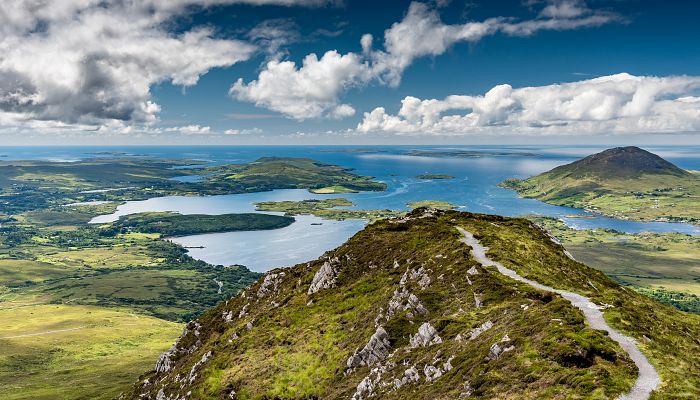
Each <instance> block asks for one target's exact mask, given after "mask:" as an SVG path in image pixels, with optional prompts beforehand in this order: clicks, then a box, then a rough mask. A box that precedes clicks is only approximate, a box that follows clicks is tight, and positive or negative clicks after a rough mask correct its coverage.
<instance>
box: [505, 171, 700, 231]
mask: <svg viewBox="0 0 700 400" xmlns="http://www.w3.org/2000/svg"><path fill="white" fill-rule="evenodd" d="M501 186H503V187H506V188H508V189H513V190H516V191H517V192H518V193H519V194H520V195H521V196H522V197H526V198H534V199H538V200H542V201H544V202H547V203H551V204H556V205H561V206H568V207H575V208H583V209H587V210H591V211H594V212H597V213H600V214H604V215H608V216H611V217H613V218H620V219H631V220H639V221H685V222H691V223H697V222H698V221H700V175H698V174H697V173H689V174H687V175H683V176H675V175H670V176H668V175H659V174H644V175H641V176H638V177H635V178H633V179H615V178H607V179H604V180H603V179H599V178H594V177H588V178H573V177H560V176H555V175H553V174H552V173H544V174H541V175H538V176H535V177H532V178H529V179H526V180H516V179H510V180H507V181H505V182H503V183H502V184H501Z"/></svg>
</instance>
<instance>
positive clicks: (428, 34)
mask: <svg viewBox="0 0 700 400" xmlns="http://www.w3.org/2000/svg"><path fill="white" fill-rule="evenodd" d="M618 18H619V17H618V16H616V15H614V14H611V13H606V12H599V11H594V10H591V9H589V8H587V7H586V6H585V4H584V3H583V2H578V1H571V0H564V1H561V2H554V3H549V4H548V5H547V6H546V7H545V8H544V9H543V10H542V11H541V13H540V15H539V16H538V17H536V18H535V19H532V20H525V21H520V22H518V21H514V20H513V19H511V18H504V17H497V18H490V19H487V20H485V21H477V22H467V23H464V24H454V25H448V24H444V23H443V22H442V21H441V20H440V16H439V14H438V12H437V11H436V10H435V9H434V8H431V6H429V5H427V4H424V3H419V2H413V3H411V4H410V6H409V8H408V11H407V14H406V16H405V17H404V18H403V20H401V21H400V22H397V23H394V24H393V25H392V26H391V27H390V28H389V29H387V30H386V31H385V32H384V49H383V50H374V49H372V43H373V38H372V35H370V34H365V35H363V36H362V38H361V40H360V44H361V47H362V52H361V53H359V54H356V53H352V52H350V53H347V54H344V55H341V54H339V53H338V52H337V51H335V50H333V51H328V52H326V53H325V54H324V55H323V56H322V57H321V59H320V60H319V59H318V57H317V56H316V54H309V55H308V56H306V58H305V59H304V61H303V63H302V65H301V66H299V67H297V65H296V64H295V63H294V62H291V61H281V60H273V61H271V62H269V63H268V64H267V65H266V66H265V67H264V68H263V70H262V71H261V72H260V74H259V76H258V79H256V80H253V81H252V82H250V83H247V84H246V83H244V82H243V80H242V79H239V80H238V81H237V82H236V83H235V84H234V85H233V86H232V87H231V90H230V93H231V95H232V96H233V97H235V98H236V99H238V100H241V101H249V102H253V103H255V104H256V105H258V106H260V107H265V108H268V109H271V110H274V111H278V112H281V113H283V114H285V115H286V116H288V117H291V118H294V119H297V120H303V119H307V118H317V117H331V118H343V117H347V116H351V115H354V109H353V108H352V106H350V105H349V104H339V102H340V100H339V98H340V96H341V94H342V93H344V92H345V91H346V90H347V89H348V88H352V87H357V86H362V85H365V84H367V83H369V82H371V81H375V80H376V81H377V82H379V83H380V84H387V85H390V86H397V85H398V84H399V83H400V82H401V77H402V75H403V72H404V70H405V69H406V68H407V67H408V66H410V65H411V64H412V63H413V61H414V60H415V59H417V58H420V57H426V56H438V55H441V54H443V53H445V52H446V51H447V50H448V49H449V48H450V47H451V46H453V45H454V44H455V43H458V42H477V41H479V40H481V39H482V38H484V37H485V36H489V35H494V34H497V33H499V32H500V33H503V34H506V35H511V36H528V35H532V34H534V33H535V32H537V31H541V30H565V29H578V28H584V27H591V26H598V25H602V24H606V23H609V22H612V21H615V20H617V19H618ZM317 83H318V84H317Z"/></svg>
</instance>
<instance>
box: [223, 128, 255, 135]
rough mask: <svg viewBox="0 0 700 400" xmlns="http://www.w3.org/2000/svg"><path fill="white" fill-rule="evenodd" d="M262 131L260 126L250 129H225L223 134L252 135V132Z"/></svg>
mask: <svg viewBox="0 0 700 400" xmlns="http://www.w3.org/2000/svg"><path fill="white" fill-rule="evenodd" d="M260 133H263V131H262V129H260V128H251V129H226V130H225V131H224V135H238V136H240V135H253V134H260Z"/></svg>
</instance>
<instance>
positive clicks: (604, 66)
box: [0, 0, 700, 145]
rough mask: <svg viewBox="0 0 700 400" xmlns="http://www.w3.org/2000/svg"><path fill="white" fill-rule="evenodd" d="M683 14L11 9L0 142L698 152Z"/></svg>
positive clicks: (512, 3)
mask: <svg viewBox="0 0 700 400" xmlns="http://www.w3.org/2000/svg"><path fill="white" fill-rule="evenodd" d="M697 15H700V3H699V2H696V1H692V0H670V1H668V0H667V1H642V0H610V1H602V0H599V1H596V0H587V1H584V0H499V1H464V0H462V1H457V0H452V1H450V0H425V1H413V2H412V1H396V0H386V1H376V0H375V1H364V0H357V1H353V0H169V1H157V0H142V1H131V0H61V1H46V0H11V1H5V2H2V3H0V143H2V144H3V145H28V144H30V145H47V144H66V145H67V144H99V145H109V144H114V145H124V144H375V143H376V144H380V143H381V144H409V143H416V144H499V143H500V144H506V143H513V144H539V143H546V144H554V143H568V144H575V143H579V144H603V143H615V144H642V143H645V144H692V145H697V144H700V133H699V132H700V40H698V39H700V24H698V23H697V21H696V19H697Z"/></svg>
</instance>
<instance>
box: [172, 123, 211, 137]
mask: <svg viewBox="0 0 700 400" xmlns="http://www.w3.org/2000/svg"><path fill="white" fill-rule="evenodd" d="M164 131H165V132H178V133H181V134H183V135H202V134H208V133H209V132H211V127H209V126H201V125H185V126H176V127H172V128H165V129H164Z"/></svg>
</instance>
